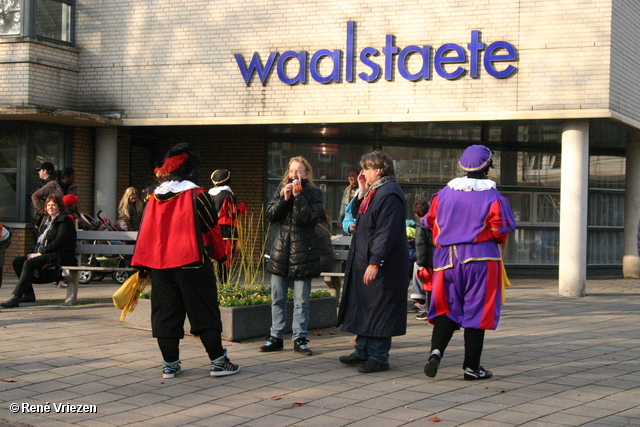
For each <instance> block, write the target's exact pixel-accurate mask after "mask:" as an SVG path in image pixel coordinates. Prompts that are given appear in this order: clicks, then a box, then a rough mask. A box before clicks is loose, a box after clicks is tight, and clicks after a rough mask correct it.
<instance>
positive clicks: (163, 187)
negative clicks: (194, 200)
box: [154, 180, 198, 194]
mask: <svg viewBox="0 0 640 427" xmlns="http://www.w3.org/2000/svg"><path fill="white" fill-rule="evenodd" d="M194 188H198V186H197V185H196V184H194V183H193V182H191V181H187V180H185V181H165V182H163V183H162V184H160V185H158V187H157V188H156V189H155V191H154V193H156V194H167V193H174V194H178V193H182V192H183V191H187V190H192V189H194Z"/></svg>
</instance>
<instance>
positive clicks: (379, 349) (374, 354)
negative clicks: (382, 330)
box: [355, 335, 391, 364]
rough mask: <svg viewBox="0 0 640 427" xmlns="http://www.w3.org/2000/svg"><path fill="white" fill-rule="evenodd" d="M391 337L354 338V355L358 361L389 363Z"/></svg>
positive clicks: (359, 336) (360, 336)
mask: <svg viewBox="0 0 640 427" xmlns="http://www.w3.org/2000/svg"><path fill="white" fill-rule="evenodd" d="M389 350H391V337H363V336H362V335H358V336H357V337H356V351H355V353H356V355H357V356H358V357H359V358H360V359H365V360H366V359H369V358H371V359H374V360H377V361H378V362H381V363H387V364H388V363H389Z"/></svg>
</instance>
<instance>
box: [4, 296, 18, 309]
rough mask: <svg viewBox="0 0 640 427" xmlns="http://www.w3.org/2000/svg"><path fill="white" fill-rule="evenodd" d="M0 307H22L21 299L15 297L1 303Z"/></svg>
mask: <svg viewBox="0 0 640 427" xmlns="http://www.w3.org/2000/svg"><path fill="white" fill-rule="evenodd" d="M0 305H1V306H3V307H4V308H13V307H20V297H18V296H16V295H13V296H12V297H11V298H9V299H8V300H6V301H5V302H3V303H0Z"/></svg>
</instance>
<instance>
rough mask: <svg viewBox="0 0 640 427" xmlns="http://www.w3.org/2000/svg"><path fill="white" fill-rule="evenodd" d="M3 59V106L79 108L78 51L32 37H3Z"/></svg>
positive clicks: (0, 78) (0, 81) (0, 56)
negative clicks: (28, 105) (27, 105)
mask: <svg viewBox="0 0 640 427" xmlns="http://www.w3.org/2000/svg"><path fill="white" fill-rule="evenodd" d="M0 59H1V61H0V93H2V94H3V97H2V100H1V102H2V104H32V105H39V106H45V107H55V108H66V109H74V108H76V107H77V100H78V99H77V95H78V92H77V91H78V86H77V77H78V49H77V48H75V47H70V46H64V45H60V44H58V43H52V42H48V41H42V40H36V39H30V38H17V37H16V38H13V37H12V38H0ZM5 94H6V95H5Z"/></svg>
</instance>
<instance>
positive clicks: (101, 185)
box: [94, 127, 118, 223]
mask: <svg viewBox="0 0 640 427" xmlns="http://www.w3.org/2000/svg"><path fill="white" fill-rule="evenodd" d="M117 183H118V128H116V127H108V128H97V129H96V165H95V186H96V188H95V196H94V197H95V199H94V204H95V210H96V212H98V211H100V210H102V214H100V216H102V217H105V216H106V217H107V218H109V219H110V220H111V222H113V223H115V221H116V220H117V219H118V218H116V213H117V212H118V195H117V191H118V186H117Z"/></svg>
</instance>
